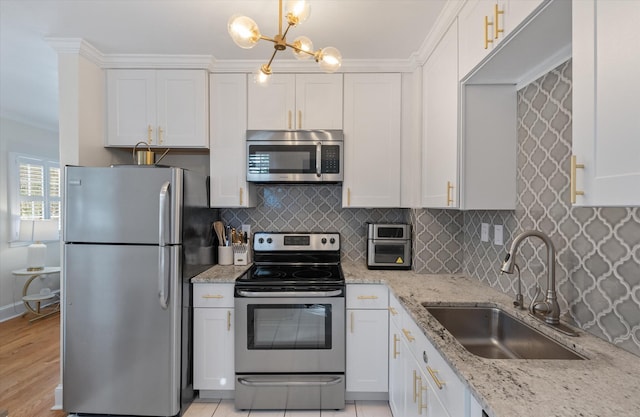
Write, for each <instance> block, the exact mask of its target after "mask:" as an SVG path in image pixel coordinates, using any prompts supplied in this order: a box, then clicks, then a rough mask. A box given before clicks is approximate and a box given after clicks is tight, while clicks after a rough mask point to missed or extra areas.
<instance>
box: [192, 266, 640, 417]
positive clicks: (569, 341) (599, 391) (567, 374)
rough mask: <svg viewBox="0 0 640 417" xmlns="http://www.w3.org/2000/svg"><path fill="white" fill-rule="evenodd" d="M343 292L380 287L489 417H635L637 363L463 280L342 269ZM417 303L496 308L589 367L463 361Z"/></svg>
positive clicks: (217, 271) (225, 270) (222, 276)
mask: <svg viewBox="0 0 640 417" xmlns="http://www.w3.org/2000/svg"><path fill="white" fill-rule="evenodd" d="M247 268H249V266H215V267H213V268H211V269H209V270H208V271H205V272H203V273H202V274H200V275H198V276H196V277H195V278H193V280H192V281H193V282H194V283H197V282H221V283H223V282H227V283H230V282H234V281H235V279H236V278H237V277H239V276H240V275H242V273H244V271H245V270H246V269H247ZM342 269H343V272H344V275H345V280H346V282H347V284H357V283H363V284H371V283H381V284H386V285H387V286H388V287H389V288H390V290H391V291H392V293H393V294H395V296H396V297H397V298H398V299H399V300H400V302H401V303H402V304H403V306H404V307H405V309H406V310H407V312H408V313H409V315H411V316H412V318H413V320H415V322H416V323H417V324H418V326H419V327H420V328H421V329H422V331H423V332H424V334H425V336H426V337H427V338H428V339H429V340H430V341H431V342H432V343H433V345H434V346H435V347H436V349H438V350H439V351H440V353H441V354H442V356H443V357H444V358H445V360H447V361H448V362H449V364H450V365H451V367H452V368H453V370H454V371H455V372H456V373H457V374H458V376H459V377H460V379H461V380H462V381H463V382H464V383H465V385H467V386H468V387H469V389H470V390H471V392H472V394H473V395H474V397H475V398H476V399H477V400H478V401H479V402H480V404H481V405H482V407H483V408H484V409H485V411H486V412H487V413H488V414H489V415H490V416H494V417H512V416H517V415H528V414H530V413H531V412H535V413H536V415H544V416H548V417H551V416H556V417H576V416H602V417H604V416H616V417H623V416H624V417H627V416H628V417H632V416H640V358H638V357H637V356H635V355H633V354H631V353H629V352H626V351H624V350H622V349H620V348H618V347H616V346H614V345H612V344H610V343H607V342H605V341H604V340H602V339H599V338H597V337H595V336H593V335H591V334H589V333H585V332H583V331H580V330H578V333H579V337H570V336H565V335H563V334H561V333H559V332H557V331H555V330H553V329H550V328H548V327H547V326H545V325H544V324H542V323H540V322H538V321H537V320H535V319H534V318H532V317H530V316H529V315H528V314H527V312H526V311H523V310H517V309H515V308H514V307H513V299H512V297H511V296H509V295H506V294H503V293H501V292H499V291H496V290H494V289H493V288H491V287H489V286H487V285H484V284H482V283H480V282H479V281H478V280H474V279H471V278H468V277H466V276H465V275H424V274H415V273H413V272H411V271H374V270H369V269H367V268H366V266H365V265H364V263H350V262H347V263H342ZM421 303H432V304H438V303H443V304H467V305H468V304H479V305H484V306H497V307H500V308H502V309H504V310H505V311H507V312H508V313H509V314H511V315H513V316H515V317H517V318H519V319H520V320H522V321H524V322H526V323H527V324H529V325H530V326H532V327H534V328H536V329H538V330H539V331H540V332H542V333H544V334H546V335H547V336H549V337H551V338H553V339H556V340H557V341H559V342H560V343H562V344H563V345H566V346H568V347H570V348H572V349H573V350H575V351H576V352H578V353H580V354H581V355H583V356H585V357H586V358H588V360H523V359H517V360H504V359H502V360H501V359H485V358H481V357H478V356H475V355H473V354H471V353H469V352H468V351H467V350H466V349H465V348H464V347H462V345H461V344H460V343H458V342H457V341H456V340H455V339H454V338H453V336H451V334H450V333H449V332H447V331H446V330H444V328H443V327H442V326H441V325H440V323H439V322H438V321H437V320H436V319H435V318H433V316H431V315H430V314H429V313H427V311H426V309H425V308H424V307H422V305H421Z"/></svg>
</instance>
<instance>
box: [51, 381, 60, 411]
mask: <svg viewBox="0 0 640 417" xmlns="http://www.w3.org/2000/svg"><path fill="white" fill-rule="evenodd" d="M53 397H54V403H53V407H51V409H52V410H62V384H58V386H57V387H56V389H55V391H54V392H53Z"/></svg>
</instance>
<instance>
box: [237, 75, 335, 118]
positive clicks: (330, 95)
mask: <svg viewBox="0 0 640 417" xmlns="http://www.w3.org/2000/svg"><path fill="white" fill-rule="evenodd" d="M247 84H248V95H249V99H248V100H249V102H248V109H249V110H248V129H249V130H293V129H298V130H299V129H304V130H309V129H342V74H273V75H272V76H271V80H270V83H269V85H268V86H261V85H259V84H256V83H254V82H253V75H252V74H249V75H248V76H247Z"/></svg>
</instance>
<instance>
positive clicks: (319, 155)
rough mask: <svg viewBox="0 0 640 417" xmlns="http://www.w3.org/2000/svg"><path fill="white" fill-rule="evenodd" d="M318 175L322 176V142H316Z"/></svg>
mask: <svg viewBox="0 0 640 417" xmlns="http://www.w3.org/2000/svg"><path fill="white" fill-rule="evenodd" d="M316 176H317V177H318V178H319V177H321V176H322V142H318V143H316Z"/></svg>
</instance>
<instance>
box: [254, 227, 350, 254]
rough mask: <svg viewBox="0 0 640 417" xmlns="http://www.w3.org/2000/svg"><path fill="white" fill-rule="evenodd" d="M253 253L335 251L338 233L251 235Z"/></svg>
mask: <svg viewBox="0 0 640 417" xmlns="http://www.w3.org/2000/svg"><path fill="white" fill-rule="evenodd" d="M253 250H254V251H269V252H273V251H276V252H287V251H337V250H340V234H339V233H286V232H258V233H256V234H254V235H253Z"/></svg>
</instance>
